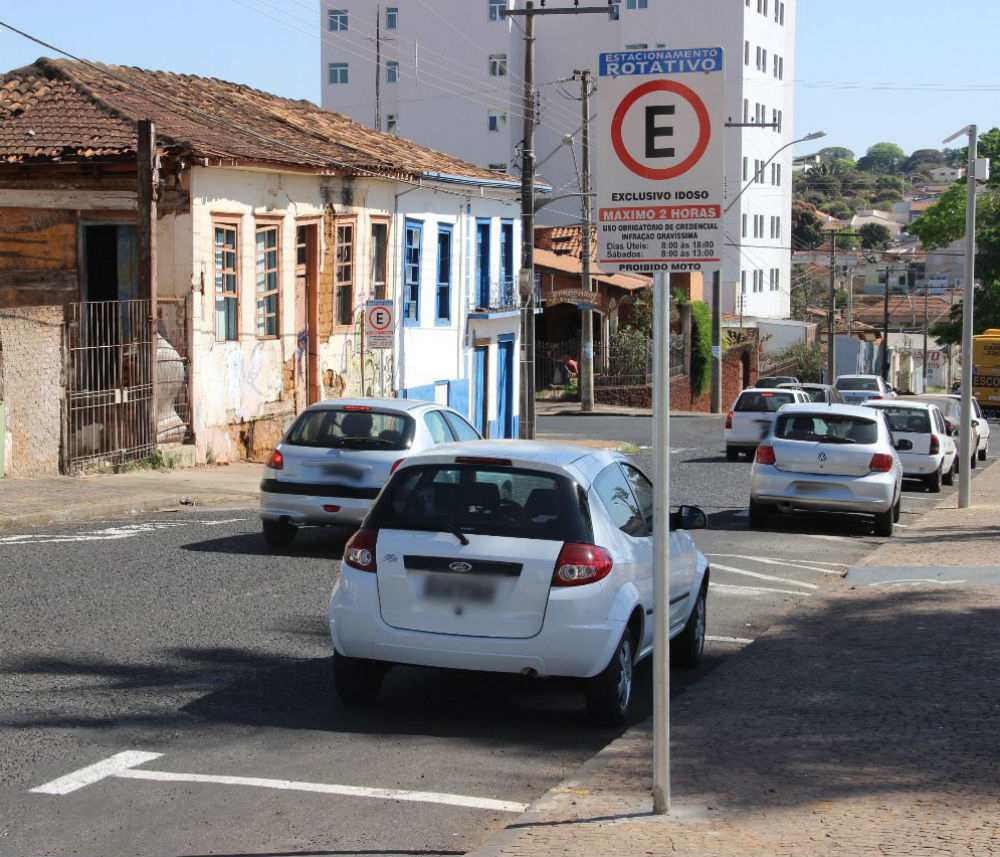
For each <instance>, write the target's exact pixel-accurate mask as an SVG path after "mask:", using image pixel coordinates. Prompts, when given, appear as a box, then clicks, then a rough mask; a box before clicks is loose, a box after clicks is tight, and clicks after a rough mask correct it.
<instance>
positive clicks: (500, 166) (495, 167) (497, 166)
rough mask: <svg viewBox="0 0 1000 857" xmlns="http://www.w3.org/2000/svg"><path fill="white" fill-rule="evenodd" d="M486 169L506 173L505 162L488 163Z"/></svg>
mask: <svg viewBox="0 0 1000 857" xmlns="http://www.w3.org/2000/svg"><path fill="white" fill-rule="evenodd" d="M487 169H489V170H490V171H492V172H494V173H506V172H507V165H506V164H490V165H489V167H487Z"/></svg>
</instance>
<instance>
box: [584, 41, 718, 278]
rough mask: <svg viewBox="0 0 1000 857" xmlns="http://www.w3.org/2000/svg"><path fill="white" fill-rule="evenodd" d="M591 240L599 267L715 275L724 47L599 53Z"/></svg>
mask: <svg viewBox="0 0 1000 857" xmlns="http://www.w3.org/2000/svg"><path fill="white" fill-rule="evenodd" d="M598 97H599V105H598V114H599V117H600V120H599V121H600V125H599V128H598V164H597V235H598V252H599V256H598V260H599V263H600V265H601V267H602V268H604V269H605V270H618V271H626V272H630V273H637V274H654V273H658V272H659V273H673V272H680V271H700V272H701V273H703V274H711V273H712V272H713V271H716V270H718V269H719V267H720V264H721V255H722V244H723V241H722V234H723V233H722V213H723V212H722V194H723V169H724V165H723V140H722V131H723V127H724V121H723V115H724V110H725V72H724V70H723V52H722V48H719V47H714V48H679V49H666V48H662V49H658V50H652V51H648V50H643V51H617V52H614V53H604V54H601V61H600V81H599V84H598Z"/></svg>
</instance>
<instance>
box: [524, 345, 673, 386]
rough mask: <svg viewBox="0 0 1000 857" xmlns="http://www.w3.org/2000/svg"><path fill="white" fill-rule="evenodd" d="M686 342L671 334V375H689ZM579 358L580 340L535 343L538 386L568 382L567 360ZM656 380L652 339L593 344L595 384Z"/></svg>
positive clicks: (617, 384) (644, 382) (638, 384)
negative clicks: (686, 364)
mask: <svg viewBox="0 0 1000 857" xmlns="http://www.w3.org/2000/svg"><path fill="white" fill-rule="evenodd" d="M684 353H685V341H684V336H683V335H682V334H680V333H672V334H671V335H670V377H671V378H675V377H678V376H680V375H686V374H687V371H688V369H687V367H686V366H685V365H684ZM568 359H571V360H575V361H579V359H580V342H579V340H575V339H574V340H568V341H565V342H542V341H539V342H537V343H536V349H535V385H536V387H537V388H538V389H543V388H546V387H554V386H559V385H561V384H567V383H569V380H570V378H571V376H572V373H571V372H570V370H569V368H568V367H567V365H566V360H568ZM652 383H653V340H652V339H636V340H633V341H619V342H617V343H614V344H611V345H607V344H603V343H602V344H597V345H595V346H594V386H595V387H643V386H647V387H648V386H651V385H652Z"/></svg>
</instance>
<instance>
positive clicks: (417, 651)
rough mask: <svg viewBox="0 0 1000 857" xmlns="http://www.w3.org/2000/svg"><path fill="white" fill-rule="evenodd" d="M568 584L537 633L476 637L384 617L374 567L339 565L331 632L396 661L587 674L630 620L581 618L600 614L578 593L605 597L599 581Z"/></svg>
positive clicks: (361, 651)
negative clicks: (413, 627)
mask: <svg viewBox="0 0 1000 857" xmlns="http://www.w3.org/2000/svg"><path fill="white" fill-rule="evenodd" d="M585 590H586V587H567V588H566V589H564V590H561V591H559V592H552V593H551V594H550V596H549V602H548V606H547V608H546V611H545V620H544V622H543V623H542V629H541V630H540V631H539V632H538V634H536V635H535V636H533V637H527V638H509V637H475V636H467V635H459V634H435V633H431V632H427V631H408V630H403V629H400V628H394V627H392V626H390V625H388V624H386V623H385V622H384V621H383V620H382V617H381V614H380V611H379V599H378V581H377V579H376V576H375V575H374V574H371V573H370V572H364V571H358V570H357V569H354V568H351V567H350V566H347V565H342V566H341V573H340V578H339V580H338V581H337V584H336V585H335V586H334V589H333V594H332V595H331V597H330V612H329V620H330V637H331V639H332V641H333V646H334V648H335V649H336V650H337V651H338V652H339V653H340V654H343V655H348V656H349V657H356V658H371V659H375V660H381V661H388V662H390V663H403V664H415V665H418V666H430V667H445V668H449V669H462V670H477V671H485V672H502V673H520V672H524V671H526V670H530V671H533V672H534V673H537V674H538V675H554V676H571V677H580V678H587V677H589V676H593V675H596V674H597V673H599V672H600V671H601V670H602V669H604V667H605V666H606V665H607V663H608V661H609V660H610V659H611V654H612V652H613V651H614V649H615V647H616V646H617V645H618V641H619V640H620V639H621V636H622V633H623V631H624V629H625V622H624V621H618V620H614V619H605V620H604V621H601V622H596V623H583V622H581V621H580V620H581V618H582V617H583V616H586V615H599V613H598V611H596V610H594V611H592V610H591V609H587V608H588V607H595V606H597V605H596V603H595V604H593V605H581V604H580V601H581V600H584V601H591V600H593V601H594V602H597V603H599V604H601V605H603V603H604V594H603V593H602V592H601V591H600V590H599V588H598V587H597V586H596V585H594V588H593V590H591V591H590V592H586V591H585Z"/></svg>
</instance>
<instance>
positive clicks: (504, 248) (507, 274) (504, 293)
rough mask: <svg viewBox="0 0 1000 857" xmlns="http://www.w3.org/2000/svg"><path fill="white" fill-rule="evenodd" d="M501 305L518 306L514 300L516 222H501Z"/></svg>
mask: <svg viewBox="0 0 1000 857" xmlns="http://www.w3.org/2000/svg"><path fill="white" fill-rule="evenodd" d="M500 304H501V306H516V305H517V301H515V300H514V221H513V220H501V221H500Z"/></svg>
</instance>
